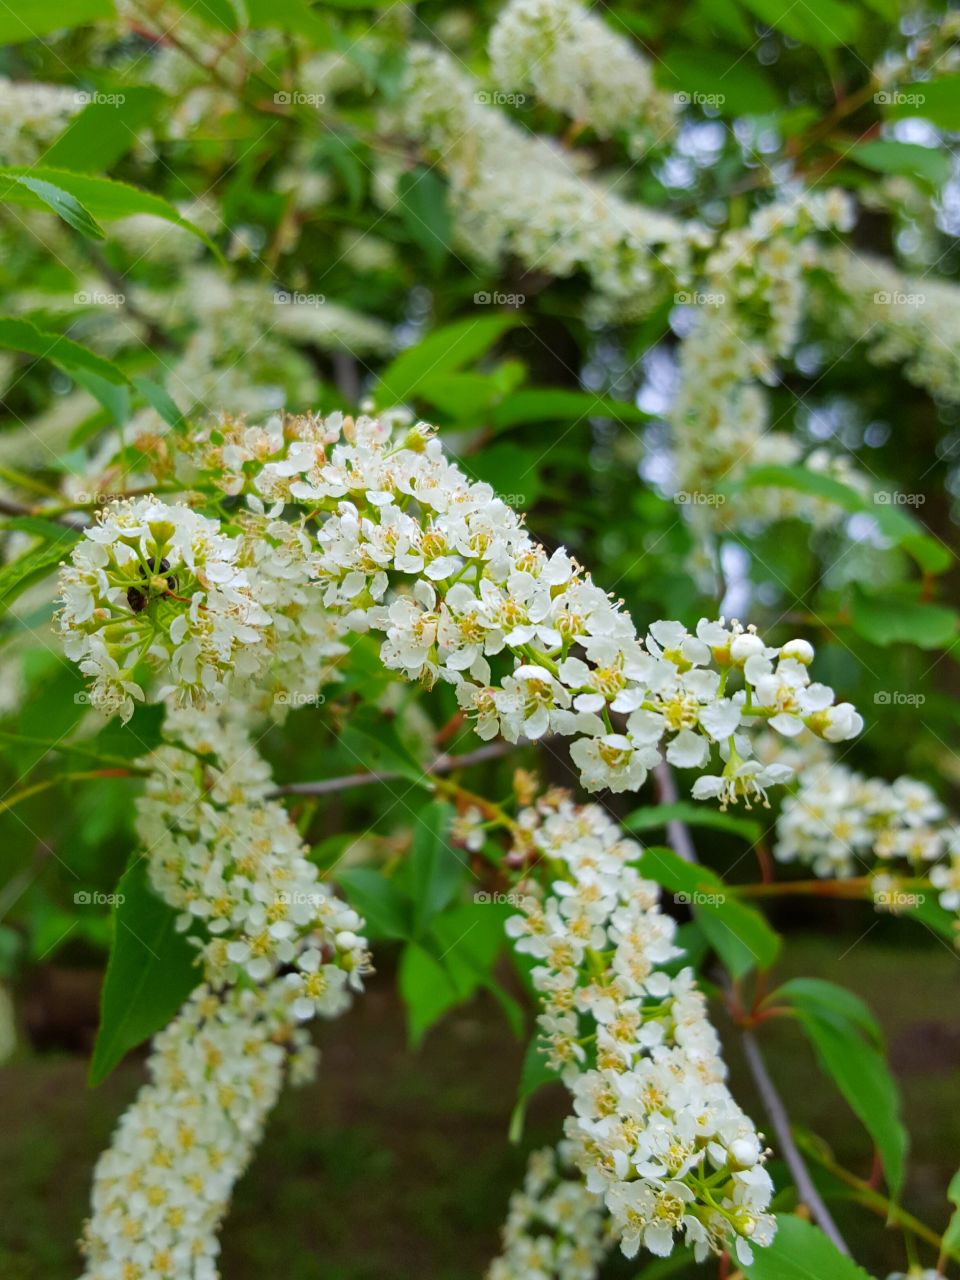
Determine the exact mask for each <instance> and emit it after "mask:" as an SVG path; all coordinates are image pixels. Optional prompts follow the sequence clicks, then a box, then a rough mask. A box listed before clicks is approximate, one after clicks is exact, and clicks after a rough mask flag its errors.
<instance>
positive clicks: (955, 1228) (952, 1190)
mask: <svg viewBox="0 0 960 1280" xmlns="http://www.w3.org/2000/svg"><path fill="white" fill-rule="evenodd" d="M947 1199H948V1200H949V1201H950V1203H951V1204H952V1205H956V1208H955V1209H954V1211H953V1213H952V1214H951V1215H950V1221H949V1222H948V1223H947V1229H946V1231H944V1233H943V1248H944V1252H946V1253H953V1254H956V1253H958V1252H960V1170H958V1171H957V1172H956V1173H955V1174H954V1175H953V1177H952V1178H951V1179H950V1185H949V1187H947Z"/></svg>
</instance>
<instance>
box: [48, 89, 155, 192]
mask: <svg viewBox="0 0 960 1280" xmlns="http://www.w3.org/2000/svg"><path fill="white" fill-rule="evenodd" d="M163 100H164V95H163V94H162V93H161V92H160V90H159V89H154V88H153V87H152V86H149V85H131V86H126V85H125V86H124V88H123V89H122V90H117V91H116V92H114V93H103V94H100V95H99V96H98V97H95V98H94V100H93V101H92V102H88V103H87V105H86V106H85V107H84V108H83V110H82V111H81V112H80V114H79V115H77V116H74V118H73V120H71V121H70V123H69V124H68V125H67V127H66V129H64V131H63V133H61V135H60V137H59V138H57V139H56V141H55V142H54V143H53V144H52V146H51V147H50V148H49V150H47V151H46V152H45V153H44V156H43V163H44V165H45V166H46V167H48V168H49V167H53V168H56V169H70V170H71V171H72V172H74V173H94V172H98V173H103V172H105V171H106V170H108V169H110V168H112V167H113V165H114V164H116V162H117V161H118V160H119V159H120V158H121V156H125V155H126V154H127V152H128V151H130V150H131V148H132V147H134V146H135V144H136V142H137V133H138V131H139V130H140V129H142V128H143V126H144V125H146V124H149V123H150V121H151V120H152V119H153V118H154V116H155V115H156V114H157V110H158V108H159V107H160V104H161V103H162V102H163Z"/></svg>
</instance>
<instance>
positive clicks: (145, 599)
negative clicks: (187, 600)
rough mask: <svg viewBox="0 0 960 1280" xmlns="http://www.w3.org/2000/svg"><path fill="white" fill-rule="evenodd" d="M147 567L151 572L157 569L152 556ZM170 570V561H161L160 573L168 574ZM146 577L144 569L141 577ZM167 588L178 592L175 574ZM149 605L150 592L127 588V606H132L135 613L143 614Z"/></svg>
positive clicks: (170, 578) (168, 581) (171, 576)
mask: <svg viewBox="0 0 960 1280" xmlns="http://www.w3.org/2000/svg"><path fill="white" fill-rule="evenodd" d="M147 565H148V567H149V568H150V570H151V571H153V570H154V569H155V565H154V560H153V557H152V556H151V557H150V558H149V559H148V560H147ZM169 568H170V561H169V560H161V561H160V570H159V571H160V573H166V571H167V570H168V569H169ZM146 576H147V575H146V574H145V573H144V571H143V569H142V568H141V569H140V577H141V578H146ZM167 588H168V590H170V591H176V589H177V579H176V578H175V577H174V576H173V574H171V575H170V576H169V578H167ZM149 603H150V595H149V592H143V591H141V590H140V589H139V587H128V588H127V604H128V605H129V606H130V608H131V609H132V610H133V612H134V613H143V611H144V609H145V608H146V607H147V605H148V604H149Z"/></svg>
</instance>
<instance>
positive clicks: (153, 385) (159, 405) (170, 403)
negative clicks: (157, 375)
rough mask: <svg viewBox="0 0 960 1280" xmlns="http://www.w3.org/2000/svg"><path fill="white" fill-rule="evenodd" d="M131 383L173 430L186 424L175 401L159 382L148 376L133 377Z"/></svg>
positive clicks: (179, 428)
mask: <svg viewBox="0 0 960 1280" xmlns="http://www.w3.org/2000/svg"><path fill="white" fill-rule="evenodd" d="M133 385H134V386H135V387H136V388H137V390H138V391H139V392H140V394H141V395H142V396H143V398H144V400H146V402H147V404H149V405H150V407H151V408H152V409H155V410H156V411H157V413H159V415H160V417H161V418H162V419H163V420H164V422H166V423H167V424H168V425H169V426H171V427H173V429H174V431H180V430H182V428H183V427H184V426H185V425H186V418H184V416H183V414H182V413H181V412H180V410H179V408H178V407H177V402H176V401H175V400H174V399H173V397H172V396H171V395H170V394H169V393H168V392H167V391H165V390H164V388H163V387H161V386H160V384H159V382H154V381H153V380H152V379H150V378H134V379H133Z"/></svg>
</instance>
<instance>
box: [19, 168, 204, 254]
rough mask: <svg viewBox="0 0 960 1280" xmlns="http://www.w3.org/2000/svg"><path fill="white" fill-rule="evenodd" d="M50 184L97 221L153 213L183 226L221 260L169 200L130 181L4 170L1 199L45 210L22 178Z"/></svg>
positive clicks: (47, 171)
mask: <svg viewBox="0 0 960 1280" xmlns="http://www.w3.org/2000/svg"><path fill="white" fill-rule="evenodd" d="M23 177H28V178H31V179H33V180H35V181H36V180H39V181H41V182H47V183H50V184H51V185H52V186H54V187H57V188H59V189H60V190H61V191H65V192H67V193H68V194H69V195H71V196H73V197H74V199H76V200H78V201H79V202H80V203H81V204H82V205H83V207H84V209H86V210H87V211H88V213H89V214H90V215H91V217H93V218H103V219H104V220H110V219H111V218H126V217H129V216H130V214H133V213H150V214H152V215H153V216H154V217H155V218H162V219H163V220H164V221H165V222H172V223H173V224H174V225H175V226H178V227H183V228H185V229H186V230H187V231H191V232H193V234H194V235H195V236H197V237H199V239H201V240H202V241H203V243H204V244H205V245H206V246H207V247H208V248H209V249H211V250H212V251H213V252H214V253H215V254H216V255H217V257H221V254H220V250H219V249H218V248H217V246H216V245H215V244H214V243H213V241H212V240H211V239H210V237H209V236H208V235H207V234H206V232H205V231H201V229H200V228H199V227H198V226H195V225H194V223H192V222H191V221H190V220H189V219H188V218H184V217H183V216H182V215H181V214H180V213H179V212H178V211H177V209H175V208H174V206H173V205H172V204H170V202H169V201H168V200H164V199H162V198H161V197H160V196H155V195H153V194H152V193H151V192H149V191H141V190H140V188H139V187H131V186H130V185H129V184H128V183H126V182H117V181H116V180H115V179H113V178H101V177H94V176H92V175H91V174H87V173H73V172H71V171H70V170H69V169H55V168H52V167H49V166H47V165H34V166H33V167H32V168H29V169H25V168H14V169H11V168H0V181H2V180H3V179H7V180H8V181H9V189H3V188H2V186H0V199H6V200H17V201H18V202H19V203H20V204H25V205H29V206H30V207H32V208H42V207H43V205H44V203H45V202H44V201H43V200H42V199H41V197H40V196H39V195H37V194H36V193H35V192H33V191H28V190H27V189H26V188H25V187H24V185H23V183H22V182H21V178H23Z"/></svg>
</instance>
